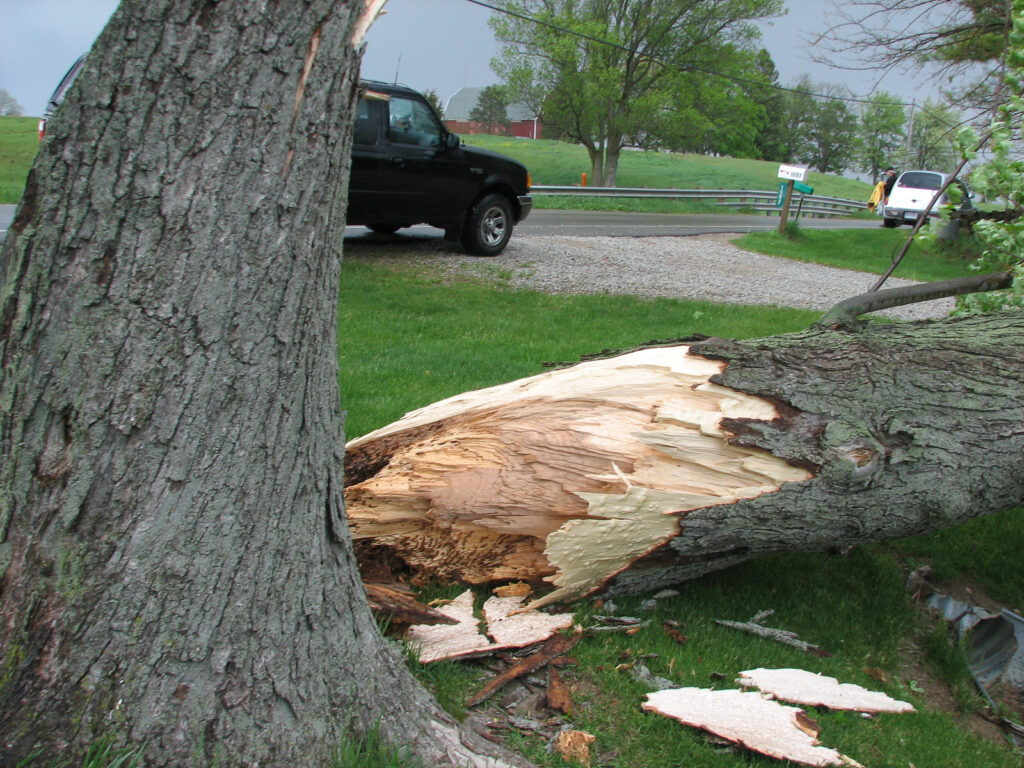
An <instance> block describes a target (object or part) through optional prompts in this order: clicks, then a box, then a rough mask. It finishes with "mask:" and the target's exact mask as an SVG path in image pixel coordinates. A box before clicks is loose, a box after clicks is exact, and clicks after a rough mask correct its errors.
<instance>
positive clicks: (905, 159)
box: [900, 99, 916, 171]
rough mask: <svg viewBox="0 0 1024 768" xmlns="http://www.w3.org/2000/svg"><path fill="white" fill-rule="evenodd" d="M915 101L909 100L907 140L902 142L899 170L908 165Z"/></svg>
mask: <svg viewBox="0 0 1024 768" xmlns="http://www.w3.org/2000/svg"><path fill="white" fill-rule="evenodd" d="M915 104H916V102H915V100H914V99H911V100H910V125H909V126H908V127H907V140H906V142H904V144H903V167H902V168H901V169H900V170H901V171H905V170H907V169H908V168H909V167H910V140H911V139H912V138H913V136H914V106H915Z"/></svg>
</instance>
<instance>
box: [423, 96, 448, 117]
mask: <svg viewBox="0 0 1024 768" xmlns="http://www.w3.org/2000/svg"><path fill="white" fill-rule="evenodd" d="M423 98H425V99H426V100H427V103H428V104H430V106H432V107H433V108H434V111H435V112H437V116H438V117H440V118H441V119H442V120H444V104H443V103H441V97H440V96H438V95H437V89H436V88H431V89H430V90H429V91H424V92H423Z"/></svg>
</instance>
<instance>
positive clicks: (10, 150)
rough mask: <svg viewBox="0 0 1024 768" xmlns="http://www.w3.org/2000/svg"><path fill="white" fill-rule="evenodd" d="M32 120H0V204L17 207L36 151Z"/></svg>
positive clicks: (35, 120)
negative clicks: (14, 204)
mask: <svg viewBox="0 0 1024 768" xmlns="http://www.w3.org/2000/svg"><path fill="white" fill-rule="evenodd" d="M38 124H39V120H38V119H37V118H34V117H0V203H10V204H13V203H17V202H18V200H20V199H21V193H22V190H24V188H25V177H26V176H27V175H28V169H29V167H30V166H31V165H32V159H33V158H34V157H35V156H36V150H37V149H38V148H39V136H38V133H37V126H38Z"/></svg>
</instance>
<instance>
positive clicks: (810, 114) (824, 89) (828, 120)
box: [793, 80, 857, 173]
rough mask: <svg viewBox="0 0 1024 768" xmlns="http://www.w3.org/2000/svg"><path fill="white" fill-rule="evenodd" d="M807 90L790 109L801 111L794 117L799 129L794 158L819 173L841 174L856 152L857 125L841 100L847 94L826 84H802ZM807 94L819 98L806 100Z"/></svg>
mask: <svg viewBox="0 0 1024 768" xmlns="http://www.w3.org/2000/svg"><path fill="white" fill-rule="evenodd" d="M802 87H803V88H806V89H807V90H806V91H804V92H803V93H798V94H796V95H797V97H798V98H797V99H794V102H793V103H794V108H795V109H800V110H804V112H803V114H800V115H794V116H793V120H794V121H796V125H798V126H799V128H800V136H799V139H800V142H801V143H799V144H798V145H797V150H796V154H797V157H798V158H799V159H800V161H801V162H803V163H807V164H808V165H811V166H813V167H814V168H815V169H817V170H818V172H819V173H842V172H843V171H844V170H846V169H847V168H849V167H850V163H851V162H852V160H853V158H854V157H855V155H856V151H857V121H856V118H855V116H854V114H853V111H852V110H851V109H850V107H849V105H848V103H847V102H846V101H843V99H842V98H841V97H843V96H846V95H847V94H848V91H846V90H845V89H844V88H841V87H839V86H835V85H830V84H828V83H818V84H814V83H811V82H810V81H809V80H804V81H802ZM807 92H813V93H815V94H821V96H816V97H812V98H811V99H810V100H808V99H807V98H806V96H805V94H806V93H807Z"/></svg>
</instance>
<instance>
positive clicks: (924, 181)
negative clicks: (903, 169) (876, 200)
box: [896, 171, 942, 189]
mask: <svg viewBox="0 0 1024 768" xmlns="http://www.w3.org/2000/svg"><path fill="white" fill-rule="evenodd" d="M896 186H897V187H910V188H911V189H938V188H939V187H941V186H942V176H940V175H939V174H937V173H925V172H924V171H909V172H907V173H904V174H903V175H902V176H900V180H899V181H897V182H896Z"/></svg>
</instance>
